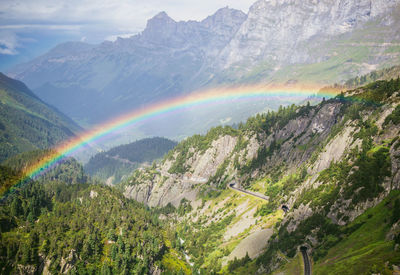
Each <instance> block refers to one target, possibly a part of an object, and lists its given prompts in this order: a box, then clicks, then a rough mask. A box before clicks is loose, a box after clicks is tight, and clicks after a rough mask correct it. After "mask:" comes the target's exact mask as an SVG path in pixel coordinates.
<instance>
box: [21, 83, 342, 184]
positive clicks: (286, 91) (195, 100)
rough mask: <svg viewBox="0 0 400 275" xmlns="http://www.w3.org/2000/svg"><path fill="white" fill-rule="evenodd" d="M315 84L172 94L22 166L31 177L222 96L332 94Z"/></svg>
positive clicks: (247, 87)
mask: <svg viewBox="0 0 400 275" xmlns="http://www.w3.org/2000/svg"><path fill="white" fill-rule="evenodd" d="M317 91H318V89H317V88H316V87H297V88H295V87H292V88H276V87H275V88H266V87H260V86H241V87H236V88H220V89H212V90H208V91H203V92H198V93H192V94H189V95H185V96H181V97H177V98H173V99H170V100H166V101H162V102H159V103H156V104H152V105H150V106H147V107H145V108H142V109H138V110H134V111H133V112H130V113H128V114H125V115H122V116H120V117H118V118H116V119H113V120H111V121H108V122H106V123H104V124H101V125H99V126H97V127H96V128H95V129H93V130H91V131H88V132H85V133H83V134H82V135H80V136H78V137H76V138H73V139H71V140H69V141H67V142H65V143H63V144H61V145H59V146H57V147H56V148H54V149H55V150H54V153H52V154H49V155H48V156H46V157H45V158H44V159H42V160H40V161H39V162H37V163H36V164H35V165H32V166H31V167H29V168H27V169H26V172H25V175H26V177H25V179H24V180H26V179H29V178H31V179H34V178H35V177H37V176H38V175H40V174H41V173H42V172H43V171H46V170H47V169H49V168H51V167H52V166H53V165H54V164H56V163H57V162H59V161H60V160H61V159H63V158H64V157H65V156H68V155H70V154H71V153H73V152H74V151H76V150H78V149H79V148H81V147H82V146H84V145H85V144H88V143H90V142H94V141H96V140H98V139H99V138H101V137H103V136H105V135H107V134H109V133H112V132H114V131H117V130H120V129H122V128H125V127H127V126H129V125H132V124H135V123H138V122H140V121H144V120H147V119H150V118H154V117H157V116H160V115H162V114H167V113H171V112H174V111H176V110H180V109H185V108H191V107H194V106H197V105H207V104H211V103H215V102H223V101H224V100H231V99H232V100H235V99H238V100H241V99H260V98H273V97H276V98H283V97H300V98H305V97H307V96H315V97H319V98H322V97H326V98H331V97H333V96H335V95H336V94H335V92H334V91H326V92H324V93H322V94H321V93H318V94H317V93H316V92H317Z"/></svg>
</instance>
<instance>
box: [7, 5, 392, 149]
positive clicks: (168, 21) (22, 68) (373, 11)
mask: <svg viewBox="0 0 400 275" xmlns="http://www.w3.org/2000/svg"><path fill="white" fill-rule="evenodd" d="M398 4H399V1H397V0H379V1H371V0H363V1H354V0H346V1H345V0H324V1H313V0H307V1H301V2H299V1H292V0H279V1H275V0H274V1H265V0H262V1H257V2H255V3H254V5H253V6H252V7H251V8H250V11H249V13H248V14H247V15H246V14H244V13H243V12H241V11H237V10H233V9H229V8H223V9H220V10H218V11H217V12H216V13H215V14H213V15H211V16H209V17H207V18H206V19H204V20H202V21H200V22H196V21H187V22H176V21H175V20H173V19H172V18H170V17H169V16H168V15H167V14H166V13H165V12H161V13H159V14H158V15H156V16H154V17H153V18H151V19H150V20H149V21H148V23H147V26H146V28H145V29H144V30H143V32H142V33H139V34H137V35H135V36H133V37H130V38H125V39H123V38H119V39H117V40H116V41H115V42H110V41H107V42H104V43H102V44H100V45H88V44H85V43H80V42H79V43H78V42H72V43H66V44H63V45H59V46H57V47H56V48H55V49H53V50H51V51H50V52H49V53H47V54H45V55H43V56H41V57H38V58H36V59H35V60H32V61H31V62H28V63H26V64H21V65H19V66H16V67H15V68H13V69H12V70H10V71H9V72H8V73H9V75H11V76H13V77H16V78H17V79H20V80H23V81H24V82H26V83H27V84H28V85H29V86H30V87H31V88H33V90H34V92H35V93H36V94H37V95H39V96H40V97H41V98H42V99H44V100H45V101H46V102H49V103H50V104H52V105H54V106H56V107H58V108H59V109H60V110H61V111H63V112H64V113H66V114H67V115H69V116H70V117H72V118H74V119H75V120H77V121H79V122H83V123H84V124H87V123H89V124H93V123H96V122H99V121H102V120H104V119H108V118H109V117H110V116H114V115H118V114H120V113H123V112H126V111H127V110H131V109H132V108H135V107H138V106H143V105H144V104H149V103H151V102H154V101H160V100H163V99H166V98H168V97H171V96H178V95H181V94H182V93H187V92H192V91H194V90H198V89H204V88H206V87H215V86H219V85H221V84H229V85H232V83H241V84H243V83H246V84H248V83H255V82H256V83H260V82H261V83H271V82H272V83H279V84H288V85H291V84H296V83H317V84H321V85H322V84H323V85H325V84H332V83H334V82H341V81H344V80H346V79H349V78H350V77H355V76H358V75H361V74H364V73H368V72H370V71H372V70H375V69H380V68H382V67H388V66H391V65H394V64H396V63H398V62H399V60H400V54H399V50H398V46H399V45H400V32H399V28H398V26H399V24H400V22H399V18H400V17H399V14H400V13H399V8H398ZM268 107H269V108H274V106H272V105H271V106H268ZM247 108H250V107H249V105H247ZM228 109H229V108H228ZM253 109H254V110H253V112H252V113H251V114H255V113H257V112H259V111H261V110H260V109H259V108H253ZM88 110H90V112H88ZM221 113H222V114H221V117H219V118H218V119H215V118H214V120H213V118H210V117H209V116H205V117H204V118H202V119H199V117H201V116H200V115H199V112H197V113H195V114H194V115H192V114H185V115H183V116H182V117H174V118H172V119H171V121H174V123H175V124H182V125H183V126H182V129H180V131H179V134H178V135H177V136H174V135H173V133H171V132H170V131H169V130H168V129H169V127H163V124H165V123H163V122H159V123H158V124H156V125H153V126H148V125H146V126H143V127H142V128H144V129H140V130H137V131H136V132H141V131H142V132H144V133H143V134H144V135H146V134H149V135H163V136H168V137H173V138H177V137H178V136H179V137H182V136H188V135H191V134H192V133H194V132H201V131H205V130H206V129H208V128H209V127H210V125H216V124H217V123H218V121H219V120H220V119H226V118H227V117H228V116H229V115H228V112H227V111H224V112H222V111H221ZM248 115H249V114H245V115H244V116H243V117H242V118H240V119H244V118H245V117H247V116H248ZM198 120H200V121H199V123H198V125H207V127H205V128H201V126H193V125H194V122H198ZM210 121H212V123H210ZM237 121H238V120H236V121H235V122H237ZM239 121H240V120H239ZM146 127H147V128H146ZM191 127H196V129H195V130H192V131H189V130H188V129H190V128H191ZM154 129H159V130H158V132H155V130H154ZM140 137H142V136H140V135H139V136H136V137H135V138H140ZM125 142H126V141H125Z"/></svg>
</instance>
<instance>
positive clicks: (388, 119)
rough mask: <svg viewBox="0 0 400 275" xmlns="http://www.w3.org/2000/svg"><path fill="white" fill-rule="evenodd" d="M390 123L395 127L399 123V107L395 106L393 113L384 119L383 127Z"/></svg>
mask: <svg viewBox="0 0 400 275" xmlns="http://www.w3.org/2000/svg"><path fill="white" fill-rule="evenodd" d="M390 122H392V123H393V124H395V125H398V124H399V123H400V105H397V106H396V108H395V109H394V110H393V112H392V113H391V114H390V115H388V116H387V117H386V118H385V122H384V125H388V124H389V123H390Z"/></svg>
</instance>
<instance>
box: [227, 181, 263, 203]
mask: <svg viewBox="0 0 400 275" xmlns="http://www.w3.org/2000/svg"><path fill="white" fill-rule="evenodd" d="M228 187H229V188H230V189H233V190H236V191H239V192H242V193H245V194H248V195H251V196H254V197H257V198H260V199H262V200H265V201H269V198H268V197H267V196H264V195H262V194H260V193H256V192H252V191H247V190H244V189H241V188H237V187H235V183H234V182H231V183H228Z"/></svg>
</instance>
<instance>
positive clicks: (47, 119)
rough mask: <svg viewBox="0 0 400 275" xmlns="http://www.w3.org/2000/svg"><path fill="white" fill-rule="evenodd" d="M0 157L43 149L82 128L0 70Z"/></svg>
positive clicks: (0, 158)
mask: <svg viewBox="0 0 400 275" xmlns="http://www.w3.org/2000/svg"><path fill="white" fill-rule="evenodd" d="M0 114H1V115H0V161H3V160H6V159H7V158H9V157H11V156H13V155H15V154H18V153H21V152H24V151H29V150H34V149H38V148H41V149H44V148H48V147H51V146H53V145H56V144H57V143H59V142H61V141H63V140H65V139H67V138H70V137H72V136H74V134H75V133H77V132H79V131H80V130H81V128H80V127H79V126H77V125H76V124H75V123H74V122H73V121H72V120H71V119H69V118H68V117H66V116H65V115H63V114H62V113H60V112H59V111H57V110H56V109H55V108H53V107H51V106H49V105H47V104H46V103H44V102H43V101H41V100H40V99H39V98H38V97H37V96H35V95H34V94H33V93H32V92H31V91H30V90H29V89H28V88H27V87H26V86H25V85H24V84H23V83H22V82H20V81H17V80H13V79H11V78H8V77H7V76H5V75H3V74H0Z"/></svg>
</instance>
